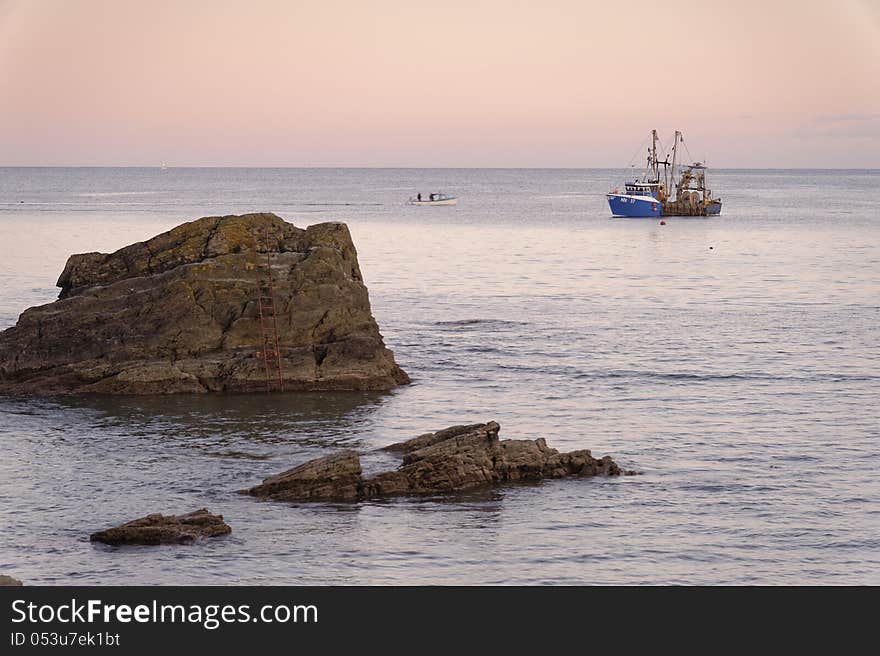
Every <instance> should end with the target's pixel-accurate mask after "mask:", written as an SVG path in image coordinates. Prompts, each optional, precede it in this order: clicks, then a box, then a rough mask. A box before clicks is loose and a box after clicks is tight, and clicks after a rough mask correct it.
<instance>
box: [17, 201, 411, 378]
mask: <svg viewBox="0 0 880 656" xmlns="http://www.w3.org/2000/svg"><path fill="white" fill-rule="evenodd" d="M267 280H271V288H266V286H265V285H266V281H267ZM58 286H59V287H61V293H60V297H59V300H57V301H55V302H53V303H49V304H48V305H42V306H39V307H33V308H30V309H28V310H26V311H25V312H23V313H22V315H21V316H20V317H19V320H18V323H17V324H16V325H15V326H13V327H12V328H9V329H7V330H5V331H3V332H2V333H0V393H5V394H79V393H101V394H170V393H186V392H249V391H265V390H267V389H271V390H274V389H284V390H285V391H289V390H297V391H302V390H321V391H329V390H386V389H390V388H393V387H395V386H397V385H400V384H404V383H407V382H409V378H408V377H407V375H406V373H404V371H403V370H402V369H401V368H400V367H399V366H397V364H396V363H395V361H394V355H393V354H392V352H391V351H390V350H388V349H387V348H385V344H384V342H383V339H382V336H381V335H380V334H379V328H378V326H377V324H376V321H375V319H374V318H373V316H372V314H371V310H370V302H369V296H368V292H367V288H366V286H365V285H364V281H363V278H362V276H361V272H360V269H359V267H358V261H357V253H356V251H355V247H354V244H353V243H352V239H351V235H350V234H349V231H348V228H347V227H346V226H345V225H344V224H341V223H322V224H318V225H313V226H309V227H308V228H306V229H302V228H297V227H295V226H294V225H292V224H290V223H287V222H285V221H284V220H283V219H281V218H279V217H278V216H276V215H274V214H247V215H242V216H223V217H206V218H202V219H198V220H196V221H192V222H189V223H184V224H182V225H180V226H177V227H176V228H174V229H172V230H170V231H168V232H165V233H163V234H160V235H158V236H156V237H154V238H152V239H150V240H148V241H145V242H139V243H136V244H132V245H130V246H126V247H125V248H122V249H120V250H118V251H116V252H115V253H111V254H105V253H84V254H80V255H72V256H71V257H70V259H69V260H68V262H67V265H66V266H65V267H64V271H63V272H62V273H61V277H60V278H59V279H58ZM276 336H277V340H276ZM276 343H277V348H276ZM267 379H268V381H269V382H268V383H267Z"/></svg>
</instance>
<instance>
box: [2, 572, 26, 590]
mask: <svg viewBox="0 0 880 656" xmlns="http://www.w3.org/2000/svg"><path fill="white" fill-rule="evenodd" d="M21 586H22V582H21V581H19V580H18V579H14V578H12V577H11V576H6V575H5V574H0V588H19V587H21Z"/></svg>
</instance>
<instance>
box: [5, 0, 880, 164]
mask: <svg viewBox="0 0 880 656" xmlns="http://www.w3.org/2000/svg"><path fill="white" fill-rule="evenodd" d="M652 128H656V129H657V130H658V131H659V133H660V135H661V138H662V139H664V140H665V141H666V142H670V141H671V134H672V132H673V130H676V129H678V130H681V131H682V132H683V133H684V135H685V143H686V144H687V146H688V150H689V151H690V153H691V154H692V155H693V158H695V159H702V160H706V161H708V162H709V164H710V165H712V166H716V167H770V168H773V167H804V168H848V167H852V168H880V0H834V1H826V0H737V2H730V1H728V0H723V1H722V0H699V1H698V0H690V1H688V2H683V1H680V0H664V1H662V2H661V1H653V2H652V1H647V0H626V1H625V2H609V1H607V0H605V1H602V2H594V1H593V0H572V1H568V0H540V1H538V0H535V1H532V2H518V1H514V0H507V1H501V0H487V1H482V0H463V1H460V0H442V1H430V2H429V1H420V0H370V1H354V0H348V1H345V0H315V1H313V0H277V1H273V0H241V1H227V0H205V1H201V0H179V1H167V0H138V1H136V0H0V165H6V166H19V165H21V166H31V165H35V166H41V165H46V166H51V165H70V166H79V165H82V166H157V165H159V164H161V163H165V164H167V165H168V166H368V167H382V166H402V167H407V166H413V167H484V166H486V167H624V166H627V165H628V164H629V163H630V162H631V161H633V156H634V153H636V152H640V150H639V146H640V144H641V143H642V142H643V141H644V140H645V138H646V137H647V136H648V134H649V133H650V130H651V129H652ZM634 163H636V164H641V163H642V157H641V155H639V157H637V158H636V159H635V160H634Z"/></svg>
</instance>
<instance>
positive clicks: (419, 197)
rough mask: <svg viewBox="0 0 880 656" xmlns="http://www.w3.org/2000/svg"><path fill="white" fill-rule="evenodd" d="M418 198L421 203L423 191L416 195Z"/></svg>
mask: <svg viewBox="0 0 880 656" xmlns="http://www.w3.org/2000/svg"><path fill="white" fill-rule="evenodd" d="M416 200H418V201H419V202H420V203H421V202H422V192H421V191H420V192H419V195H418V196H416Z"/></svg>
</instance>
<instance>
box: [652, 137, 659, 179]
mask: <svg viewBox="0 0 880 656" xmlns="http://www.w3.org/2000/svg"><path fill="white" fill-rule="evenodd" d="M651 167H652V168H653V169H654V179H653V180H652V182H660V170H659V169H658V168H657V130H651Z"/></svg>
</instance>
